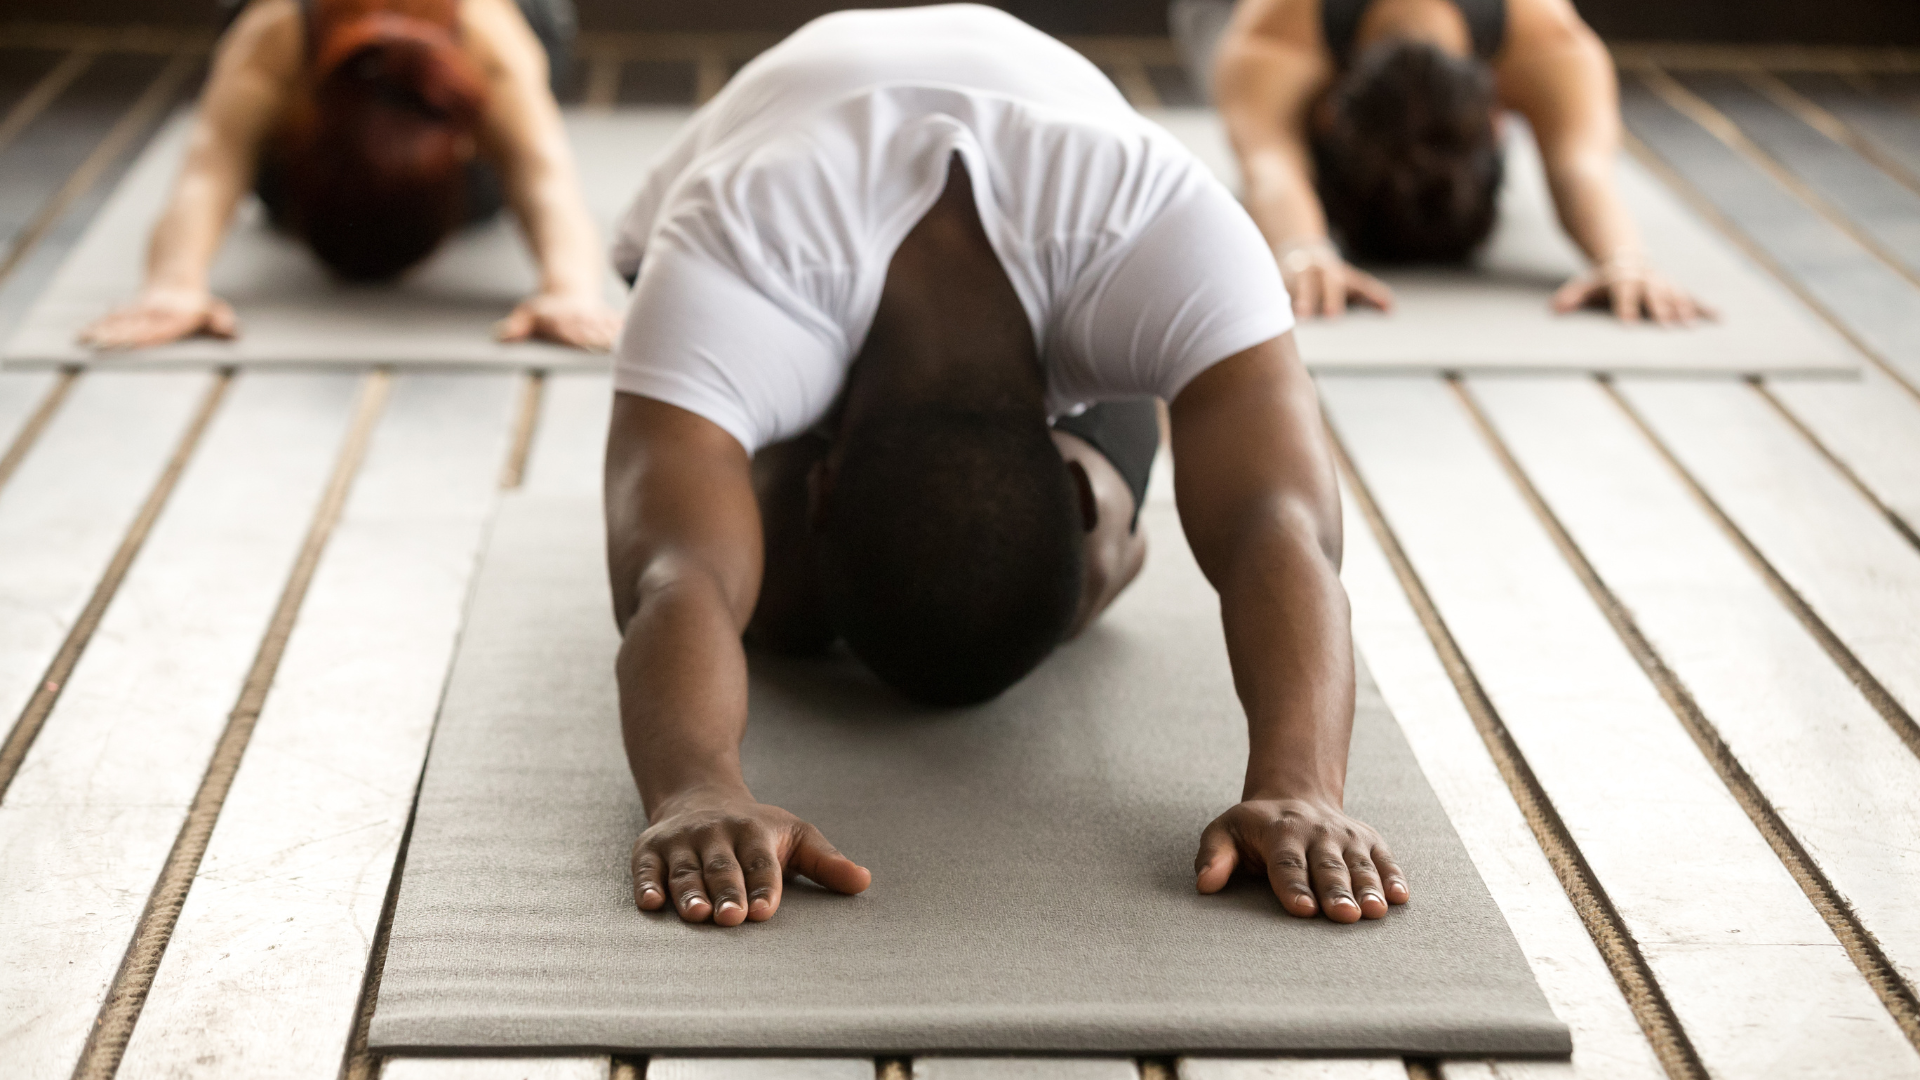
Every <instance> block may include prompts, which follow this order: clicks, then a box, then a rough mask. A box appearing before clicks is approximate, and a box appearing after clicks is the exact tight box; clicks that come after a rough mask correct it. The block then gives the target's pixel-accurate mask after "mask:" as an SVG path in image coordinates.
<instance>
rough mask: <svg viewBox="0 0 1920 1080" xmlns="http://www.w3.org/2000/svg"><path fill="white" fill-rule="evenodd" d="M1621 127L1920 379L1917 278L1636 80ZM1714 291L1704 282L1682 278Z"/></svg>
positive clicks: (1624, 89)
mask: <svg viewBox="0 0 1920 1080" xmlns="http://www.w3.org/2000/svg"><path fill="white" fill-rule="evenodd" d="M1620 108H1621V113H1622V115H1623V116H1624V117H1625V119H1626V122H1627V126H1628V128H1629V129H1630V130H1631V131H1632V132H1633V134H1634V135H1635V136H1636V137H1637V138H1638V139H1639V140H1640V142H1641V143H1643V144H1644V145H1645V146H1646V147H1647V148H1648V149H1649V150H1650V151H1651V152H1652V154H1653V155H1654V157H1655V158H1657V159H1658V161H1659V162H1661V163H1663V164H1664V165H1665V166H1666V167H1668V168H1670V169H1671V170H1672V171H1673V172H1674V173H1675V174H1676V175H1677V176H1678V177H1679V179H1680V181H1681V182H1682V183H1683V184H1684V185H1685V187H1686V188H1687V189H1688V192H1687V193H1690V194H1691V195H1693V196H1694V197H1697V198H1699V199H1700V200H1703V201H1704V202H1706V203H1708V204H1709V205H1711V206H1712V207H1713V209H1714V211H1715V212H1716V213H1717V214H1718V215H1719V216H1720V217H1721V218H1722V219H1724V221H1725V222H1726V223H1727V224H1728V225H1729V226H1730V227H1731V228H1732V229H1734V230H1735V231H1736V232H1737V233H1738V234H1739V235H1741V236H1743V237H1745V238H1746V239H1747V240H1748V241H1749V242H1750V243H1751V244H1752V246H1753V247H1754V248H1755V249H1756V250H1757V251H1758V252H1759V253H1761V254H1762V255H1763V256H1764V257H1765V258H1766V259H1767V260H1768V261H1770V262H1771V263H1772V264H1773V265H1774V266H1775V267H1777V268H1778V269H1779V271H1780V272H1781V273H1782V274H1784V275H1785V276H1786V277H1787V278H1788V279H1789V281H1790V282H1791V283H1792V284H1794V285H1796V286H1797V287H1798V288H1799V289H1800V291H1801V292H1802V293H1803V295H1805V296H1807V297H1809V298H1810V299H1811V300H1812V301H1813V302H1814V303H1815V304H1817V305H1818V306H1819V307H1820V308H1821V309H1822V310H1823V311H1825V312H1826V313H1827V315H1828V316H1829V317H1831V318H1832V319H1833V320H1835V322H1837V323H1838V324H1839V325H1840V326H1841V327H1842V328H1843V329H1845V330H1846V331H1847V332H1848V333H1849V334H1850V335H1852V336H1853V337H1854V338H1856V339H1857V340H1858V341H1860V342H1861V343H1862V344H1863V345H1864V346H1865V347H1866V348H1867V349H1868V350H1869V351H1871V352H1872V353H1873V354H1874V355H1875V356H1877V357H1879V358H1880V359H1881V360H1882V361H1883V362H1885V363H1886V364H1888V365H1889V366H1890V367H1892V368H1893V369H1895V370H1896V371H1898V372H1899V373H1900V375H1901V377H1902V378H1904V379H1905V380H1906V381H1907V382H1908V384H1909V385H1913V386H1920V288H1916V287H1915V285H1914V283H1913V282H1911V281H1908V280H1907V279H1906V278H1904V277H1903V276H1901V275H1900V274H1899V273H1896V272H1895V271H1894V270H1893V269H1892V268H1891V267H1889V266H1887V265H1886V264H1885V263H1882V262H1881V261H1880V260H1879V259H1878V258H1876V257H1875V256H1874V255H1873V254H1872V253H1870V252H1869V251H1867V250H1866V249H1865V248H1863V247H1862V246H1861V245H1860V244H1859V243H1858V242H1857V241H1856V240H1854V238H1852V237H1850V236H1848V235H1847V234H1846V233H1845V232H1843V231H1841V230H1840V229H1839V228H1837V227H1836V226H1834V225H1833V224H1831V223H1830V222H1828V221H1827V220H1826V219H1824V218H1822V217H1821V216H1820V215H1819V214H1818V213H1816V212H1815V211H1814V210H1813V209H1811V208H1810V207H1808V206H1807V205H1806V204H1804V203H1802V202H1801V201H1800V200H1799V199H1797V198H1796V197H1795V196H1794V195H1793V194H1791V193H1790V192H1788V191H1787V190H1786V189H1785V188H1783V187H1781V186H1780V185H1779V184H1778V183H1777V182H1776V181H1775V180H1774V179H1773V178H1772V177H1770V176H1768V175H1767V174H1766V173H1765V172H1763V171H1761V170H1760V169H1759V168H1758V167H1757V166H1755V165H1754V164H1753V163H1751V162H1749V161H1747V160H1746V159H1744V158H1742V157H1741V156H1740V155H1739V154H1737V153H1735V152H1734V151H1733V150H1730V149H1728V148H1727V147H1726V146H1725V145H1723V144H1722V143H1721V142H1720V141H1719V140H1717V139H1715V138H1714V137H1713V136H1712V135H1710V134H1708V133H1707V132H1706V131H1705V130H1704V129H1702V128H1701V127H1700V126H1699V125H1698V124H1696V123H1694V121H1693V120H1691V119H1689V118H1688V117H1686V116H1683V115H1681V114H1680V113H1679V112H1677V111H1675V110H1674V109H1673V108H1672V107H1671V106H1669V105H1668V104H1667V103H1665V102H1663V101H1661V100H1660V99H1659V98H1658V97H1657V96H1655V95H1654V94H1653V92H1652V91H1650V90H1648V89H1647V88H1646V87H1645V86H1642V85H1639V84H1637V83H1633V82H1628V83H1626V84H1624V85H1622V86H1621V94H1620ZM1689 284H1693V285H1694V286H1695V287H1696V288H1699V289H1700V290H1701V292H1702V293H1703V294H1704V295H1706V296H1707V297H1709V298H1711V296H1712V288H1711V283H1708V282H1699V283H1689Z"/></svg>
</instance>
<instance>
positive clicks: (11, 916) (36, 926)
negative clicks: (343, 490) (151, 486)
mask: <svg viewBox="0 0 1920 1080" xmlns="http://www.w3.org/2000/svg"><path fill="white" fill-rule="evenodd" d="M355 382H356V380H355V379H354V378H352V377H350V376H315V375H299V376H284V375H283V376H263V377H257V378H250V379H243V380H241V381H240V382H239V383H238V384H237V385H236V387H235V388H234V390H233V391H232V392H231V394H230V396H229V398H228V400H227V402H226V406H225V408H223V410H222V411H221V413H220V415H219V416H218V417H217V418H216V419H215V421H214V423H213V426H212V427H211V428H210V429H209V430H208V432H207V435H206V437H205V441H204V442H203V443H202V445H201V448H200V449H201V452H200V453H199V454H198V455H197V456H196V457H195V459H194V461H193V462H192V463H191V464H190V465H189V467H188V468H187V470H186V472H185V473H184V474H183V475H182V477H181V480H180V483H179V486H178V488H177V489H176V490H175V492H174V496H173V498H172V500H171V501H170V502H169V504H168V506H167V508H166V511H165V512H164V513H163V515H162V516H161V518H160V520H159V521H158V522H157V523H156V524H155V526H154V529H153V532H152V533H151V535H150V536H149V537H148V540H147V543H146V544H145V546H144V547H143V548H142V550H141V552H140V555H139V557H138V559H137V561H136V562H135V563H134V565H133V567H132V569H131V570H130V572H129V573H128V576H127V578H126V580H125V582H124V583H123V584H122V586H121V588H120V590H119V592H118V594H117V595H116V596H115V597H114V600H113V603H112V606H111V607H109V608H108V609H107V612H106V615H105V617H104V618H103V619H102V621H101V623H100V626H99V629H98V630H97V631H96V632H95V634H94V636H93V640H92V643H91V644H90V646H89V648H88V650H87V652H86V654H85V655H84V656H83V657H82V658H81V660H80V662H79V664H78V666H77V667H76V668H75V669H74V671H73V675H72V678H71V679H70V680H69V683H68V686H67V687H66V689H65V691H64V692H63V694H62V695H61V697H60V700H59V702H58V704H57V705H56V706H55V709H54V711H53V713H52V715H51V716H50V717H49V718H48V721H47V724H46V727H45V728H44V730H43V731H42V732H41V734H40V737H39V739H38V740H37V741H36V742H35V743H34V745H33V747H32V750H31V751H30V752H29V754H28V755H27V757H26V759H25V761H24V762H23V764H22V766H21V769H20V772H19V773H18V775H17V776H16V777H15V779H14V782H13V784H12V786H11V787H10V788H9V789H8V791H7V797H6V802H5V804H4V805H3V806H0V969H4V970H8V971H16V972H23V971H32V972H35V973H36V976H35V977H34V978H33V979H9V980H4V981H0V1018H4V1019H0V1045H3V1046H4V1049H3V1050H0V1057H4V1058H5V1059H6V1060H8V1061H9V1062H10V1067H11V1068H17V1069H19V1070H20V1075H32V1076H40V1075H54V1074H56V1073H58V1074H60V1075H65V1073H66V1072H67V1071H68V1070H71V1069H72V1067H73V1063H74V1061H75V1060H77V1059H78V1057H79V1055H80V1051H81V1048H82V1046H83V1045H84V1044H85V1043H86V1041H87V1037H88V1033H89V1031H90V1029H91V1027H92V1025H93V1020H94V1017H95V1015H96V1014H97V1012H98V1011H99V1008H100V1003H101V1000H102V998H103V995H104V993H105V990H106V988H107V986H108V984H109V983H110V982H111V981H112V979H113V976H114V972H115V970H116V969H117V968H118V967H119V966H120V962H121V958H122V956H123V955H124V954H125V952H126V948H127V941H128V939H129V936H130V935H131V933H132V930H133V927H134V925H135V923H136V922H137V921H138V919H139V917H140V913H141V911H142V910H143V908H144V907H145V906H146V902H147V895H148V892H149V890H151V888H152V887H153V883H154V879H155V877H156V875H157V874H158V873H159V870H160V867H161V865H162V864H163V863H164V862H165V861H166V858H167V853H168V851H169V850H170V849H171V847H172V845H173V840H174V837H175V835H176V834H177V833H178V832H179V830H180V825H181V822H182V820H183V819H184V817H185V815H186V810H187V806H188V804H189V803H190V802H191V801H192V799H193V796H194V793H195V791H196V789H197V787H198V783H199V779H200V777H201V775H202V774H203V773H204V772H205V771H206V768H207V760H208V757H209V755H210V754H211V752H212V749H213V744H214V742H215V741H216V740H217V739H218V737H219V734H220V732H221V730H222V729H223V728H224V726H225V722H226V717H227V713H228V711H229V710H231V709H232V708H233V704H234V701H235V700H236V698H237V697H238V696H239V693H240V688H241V684H242V682H243V681H244V680H245V678H246V674H247V671H248V669H249V667H250V666H251V662H252V660H253V656H254V653H255V651H256V649H257V648H258V646H259V642H260V638H261V635H262V633H263V632H264V631H265V628H266V624H267V621H268V619H269V618H270V617H271V616H272V613H273V610H274V607H275V604H276V601H277V599H278V597H279V594H280V591H281V588H282V586H283V585H284V583H285V581H286V577H287V572H288V568H289V566H290V565H291V564H292V562H293V560H294V557H295V555H296V554H297V552H298V550H299V548H300V545H301V542H302V540H303V539H304V537H305V534H306V531H307V526H308V523H309V520H310V518H311V517H312V514H313V509H314V505H315V503H316V501H317V500H318V498H319V494H320V491H321V489H322V487H323V486H324V485H325V483H326V481H327V479H328V477H329V475H330V473H331V465H332V463H333V458H334V455H335V452H336V451H337V449H338V444H339V441H340V437H341V435H342V433H343V432H344V430H345V427H346V423H347V418H348V413H349V408H350V406H351V404H352V400H353V391H354V385H355Z"/></svg>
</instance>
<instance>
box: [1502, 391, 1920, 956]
mask: <svg viewBox="0 0 1920 1080" xmlns="http://www.w3.org/2000/svg"><path fill="white" fill-rule="evenodd" d="M1472 386H1473V392H1474V394H1475V396H1476V397H1477V398H1478V399H1479V400H1480V401H1481V402H1482V403H1483V408H1484V409H1485V411H1486V412H1487V414H1488V417H1489V419H1490V420H1491V422H1492V423H1493V425H1494V426H1495V428H1496V429H1497V430H1498V431H1499V432H1500V434H1501V437H1502V438H1503V439H1505V440H1506V441H1507V442H1508V444H1509V445H1510V446H1511V447H1512V449H1513V453H1514V455H1515V457H1516V458H1517V459H1518V460H1519V462H1520V465H1521V467H1522V469H1524V470H1525V472H1526V473H1527V475H1528V476H1529V477H1530V478H1531V480H1532V483H1533V484H1534V485H1535V487H1536V488H1538V489H1539V491H1540V492H1541V497H1542V498H1543V499H1544V500H1545V501H1546V502H1547V504H1548V505H1549V506H1550V507H1551V508H1552V510H1553V512H1554V514H1555V515H1556V516H1557V517H1558V518H1559V519H1560V520H1561V521H1562V522H1563V523H1564V524H1565V526H1566V528H1567V531H1568V532H1569V533H1571V534H1572V536H1573V539H1574V542H1575V543H1576V544H1577V545H1578V546H1579V548H1580V550H1581V551H1582V553H1584V555H1585V556H1586V558H1587V560H1588V561H1589V562H1590V563H1592V565H1593V567H1594V570H1595V572H1596V573H1597V574H1598V575H1599V576H1600V578H1601V580H1603V581H1604V582H1605V583H1606V584H1607V587H1608V588H1609V589H1610V590H1612V591H1613V593H1614V594H1615V595H1616V596H1618V597H1619V598H1620V600H1621V602H1622V603H1624V604H1625V605H1626V607H1627V608H1628V609H1630V610H1631V611H1632V613H1633V617H1634V619H1635V622H1636V623H1637V625H1638V626H1639V627H1640V630H1641V632H1642V633H1644V634H1645V635H1646V636H1647V639H1648V640H1649V642H1650V643H1651V644H1652V645H1653V647H1654V648H1655V650H1657V651H1658V652H1659V654H1660V656H1661V657H1662V659H1663V660H1664V661H1665V663H1666V665H1667V666H1668V668H1669V669H1671V670H1672V671H1673V673H1674V675H1675V676H1676V677H1677V678H1678V679H1679V681H1680V682H1681V683H1682V684H1684V685H1685V686H1686V687H1687V689H1688V690H1689V691H1690V692H1691V693H1692V695H1693V698H1694V700H1695V701H1696V702H1697V703H1698V704H1699V706H1700V708H1701V710H1702V711H1703V712H1704V713H1705V714H1706V716H1707V718H1708V720H1710V721H1711V722H1712V723H1713V725H1714V727H1715V728H1716V729H1717V730H1718V731H1719V733H1720V736H1721V737H1722V738H1723V739H1724V740H1725V742H1726V744H1727V746H1728V747H1729V748H1730V749H1731V750H1732V751H1733V753H1734V756H1735V757H1736V758H1737V759H1738V760H1739V761H1740V763H1741V764H1742V765H1743V766H1744V767H1745V769H1746V771H1747V773H1748V775H1750V776H1751V777H1752V778H1753V781H1754V783H1755V784H1756V785H1757V786H1758V787H1759V789H1760V791H1761V792H1762V793H1763V794H1764V795H1765V797H1766V799H1767V801H1768V802H1769V803H1771V804H1772V806H1773V808H1774V809H1775V810H1776V811H1777V812H1778V813H1779V815H1780V818H1781V820H1782V821H1783V822H1784V823H1785V824H1786V826H1787V828H1788V829H1789V830H1790V831H1792V833H1793V834H1794V835H1795V836H1796V837H1798V838H1799V840H1800V843H1801V845H1802V846H1803V847H1804V848H1805V849H1806V851H1807V854H1808V855H1809V856H1811V857H1812V859H1813V862H1814V863H1815V864H1816V865H1817V866H1818V867H1819V868H1820V870H1821V871H1822V873H1823V874H1824V875H1825V876H1826V878H1827V879H1828V880H1829V881H1831V882H1832V883H1833V885H1834V887H1835V888H1836V889H1838V890H1839V892H1840V893H1841V895H1843V896H1844V897H1846V898H1847V900H1848V901H1849V902H1850V903H1851V904H1852V906H1853V908H1854V910H1855V911H1856V912H1858V913H1859V916H1860V918H1861V920H1862V922H1863V923H1864V924H1865V925H1866V927H1867V928H1868V930H1870V931H1871V932H1872V933H1873V934H1874V936H1875V937H1877V938H1878V939H1879V941H1880V944H1881V947H1882V949H1883V950H1884V951H1885V952H1886V954H1887V957H1888V959H1889V960H1890V961H1891V962H1892V963H1893V964H1894V965H1895V967H1897V968H1898V969H1899V970H1900V972H1901V973H1902V975H1903V976H1904V977H1905V978H1906V979H1907V980H1908V981H1909V982H1917V981H1920V919H1916V918H1915V917H1914V914H1915V911H1916V908H1915V897H1916V896H1917V895H1920V800H1916V793H1920V758H1916V757H1914V755H1913V754H1911V753H1909V752H1907V749H1906V747H1905V746H1904V745H1903V744H1902V743H1901V741H1900V739H1899V737H1898V736H1897V735H1895V734H1894V732H1893V730H1892V729H1891V728H1889V727H1888V726H1887V725H1886V724H1885V723H1883V722H1882V721H1881V718H1880V716H1879V715H1878V714H1877V713H1875V712H1874V711H1873V708H1872V707H1871V706H1870V705H1869V704H1868V703H1867V702H1866V700H1865V699H1864V698H1862V697H1861V696H1860V694H1859V692H1858V691H1857V690H1856V689H1855V688H1854V686H1853V684H1852V682H1851V681H1850V680H1848V678H1847V676H1846V675H1845V673H1843V672H1842V671H1841V670H1840V669H1839V668H1837V667H1835V666H1834V664H1833V662H1832V661H1831V660H1830V659H1829V658H1828V656H1827V654H1826V653H1825V651H1824V650H1822V649H1821V648H1820V646H1819V644H1818V643H1816V642H1815V641H1814V640H1813V639H1812V638H1811V637H1810V636H1809V635H1808V634H1807V632H1806V629H1805V628H1804V627H1803V626H1801V624H1800V622H1799V620H1798V619H1796V618H1794V616H1793V615H1792V614H1791V613H1789V612H1788V611H1787V610H1786V609H1785V608H1784V607H1782V606H1781V604H1780V602H1779V600H1778V599H1777V598H1776V597H1775V596H1774V594H1773V592H1772V591H1771V590H1770V589H1769V588H1768V587H1767V585H1766V583H1765V582H1764V581H1763V580H1761V578H1760V576H1759V574H1758V573H1757V572H1756V571H1755V570H1754V569H1753V567H1752V566H1751V564H1749V563H1748V562H1747V560H1746V559H1745V558H1744V557H1743V556H1741V554H1740V553H1739V552H1738V551H1737V550H1736V549H1735V548H1734V547H1733V545H1732V544H1731V543H1730V542H1729V541H1728V540H1727V538H1726V536H1725V534H1724V533H1723V532H1722V531H1721V530H1720V529H1719V527H1718V526H1716V525H1715V524H1714V523H1713V522H1712V521H1711V520H1710V519H1709V518H1708V517H1707V515H1706V513H1705V512H1704V511H1703V510H1702V509H1701V508H1700V506H1699V504H1698V502H1696V501H1695V500H1694V499H1693V497H1692V496H1691V495H1690V494H1688V492H1687V491H1686V489H1685V487H1684V486H1683V485H1682V484H1681V482H1680V480H1679V478H1678V477H1676V476H1675V475H1674V474H1673V471H1672V470H1671V469H1670V468H1668V467H1667V465H1666V463H1665V462H1663V461H1662V460H1660V458H1659V456H1658V455H1657V454H1656V453H1655V451H1654V449H1653V447H1652V446H1650V445H1649V444H1648V443H1647V441H1646V440H1645V439H1644V438H1643V437H1642V436H1641V434H1640V432H1639V431H1638V430H1636V429H1635V428H1634V427H1633V426H1632V424H1631V422H1630V421H1629V420H1628V418H1627V417H1626V415H1625V414H1623V413H1622V412H1621V411H1620V409H1619V408H1618V407H1616V406H1615V405H1614V403H1613V402H1611V401H1609V400H1607V398H1606V396H1605V394H1604V393H1603V392H1602V391H1601V390H1600V388H1599V387H1597V386H1595V385H1593V384H1592V383H1586V382H1553V383H1548V382H1522V381H1519V380H1511V379H1488V380H1475V381H1474V382H1473V384H1472ZM1909 644H1910V647H1915V648H1920V639H1916V640H1914V641H1913V642H1910V643H1909Z"/></svg>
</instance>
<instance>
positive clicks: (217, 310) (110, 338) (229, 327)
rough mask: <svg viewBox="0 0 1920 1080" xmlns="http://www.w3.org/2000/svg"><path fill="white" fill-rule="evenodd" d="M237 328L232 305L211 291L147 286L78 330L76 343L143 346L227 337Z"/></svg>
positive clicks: (103, 346) (102, 346)
mask: <svg viewBox="0 0 1920 1080" xmlns="http://www.w3.org/2000/svg"><path fill="white" fill-rule="evenodd" d="M239 331H240V320H239V319H237V318H235V317H234V314H233V308H231V307H229V306H228V305H227V302H226V301H225V300H222V299H220V298H219V297H217V296H215V295H213V294H212V293H209V292H207V291H205V290H203V289H149V290H147V291H146V292H144V293H142V294H141V295H140V299H138V300H136V301H134V302H133V303H131V304H128V305H127V306H126V307H123V308H120V309H118V310H116V311H113V312H111V313H109V314H108V315H106V316H104V317H102V318H100V319H98V320H96V321H95V322H94V323H93V324H92V325H91V326H88V327H87V328H86V329H84V330H82V331H80V343H81V344H82V345H87V346H91V347H92V348H95V349H144V348H149V347H151V346H154V345H165V344H166V343H168V342H170V341H179V340H180V339H181V338H187V337H192V336H193V335H195V334H207V335H210V336H212V337H217V338H231V337H233V336H234V335H235V334H237V333H239Z"/></svg>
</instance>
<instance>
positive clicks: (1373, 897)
mask: <svg viewBox="0 0 1920 1080" xmlns="http://www.w3.org/2000/svg"><path fill="white" fill-rule="evenodd" d="M1346 860H1347V876H1348V878H1349V879H1350V880H1351V881H1352V882H1353V896H1354V899H1355V900H1357V901H1358V902H1359V904H1360V917H1361V918H1363V919H1384V918H1386V917H1387V891H1386V889H1385V887H1383V886H1382V885H1381V884H1380V871H1379V869H1378V868H1377V867H1375V866H1374V864H1373V857H1372V856H1371V855H1369V854H1368V853H1367V850H1366V849H1365V848H1359V847H1354V848H1348V849H1347V851H1346Z"/></svg>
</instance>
